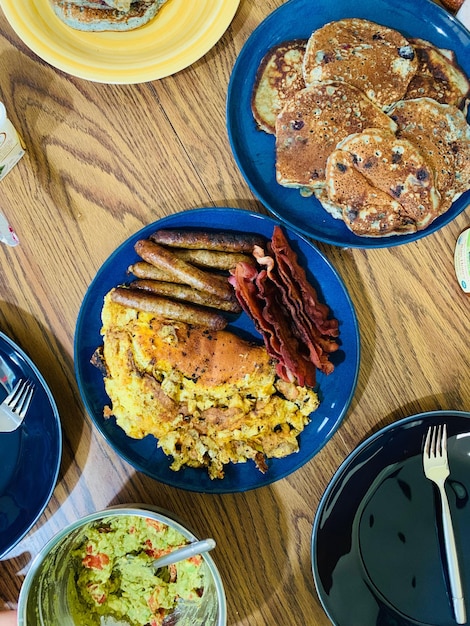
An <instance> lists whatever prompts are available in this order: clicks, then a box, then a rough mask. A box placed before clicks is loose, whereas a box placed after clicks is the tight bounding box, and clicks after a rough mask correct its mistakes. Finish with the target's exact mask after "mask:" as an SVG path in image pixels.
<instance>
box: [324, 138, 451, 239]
mask: <svg viewBox="0 0 470 626" xmlns="http://www.w3.org/2000/svg"><path fill="white" fill-rule="evenodd" d="M327 180H328V197H329V199H330V201H331V202H332V203H334V204H336V205H338V206H339V207H340V208H341V210H342V211H343V219H344V221H345V223H346V224H348V226H349V227H350V229H351V230H352V231H353V232H357V233H358V234H360V235H369V236H372V235H382V234H391V233H392V232H393V233H404V232H414V231H416V230H417V229H420V228H424V227H425V226H427V225H428V224H429V223H430V222H431V221H432V220H434V219H435V218H436V217H437V215H438V214H439V204H440V198H439V194H438V192H437V189H436V187H435V181H434V172H433V171H432V169H431V168H430V166H429V164H428V162H427V160H426V158H425V157H424V156H423V154H422V153H421V152H420V151H419V149H418V148H417V147H416V146H415V144H413V143H411V142H410V141H408V140H407V139H399V138H397V137H396V135H395V134H394V133H393V132H391V131H385V130H383V129H368V130H365V131H363V132H362V133H357V134H355V135H350V136H349V137H347V138H346V139H345V140H344V141H342V142H340V143H339V144H338V147H337V149H336V150H335V151H334V152H333V153H332V154H331V156H330V158H329V159H328V165H327Z"/></svg>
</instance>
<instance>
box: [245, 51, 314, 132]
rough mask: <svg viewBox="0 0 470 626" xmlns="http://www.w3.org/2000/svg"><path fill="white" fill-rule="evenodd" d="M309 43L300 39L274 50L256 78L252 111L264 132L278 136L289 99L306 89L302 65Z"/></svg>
mask: <svg viewBox="0 0 470 626" xmlns="http://www.w3.org/2000/svg"><path fill="white" fill-rule="evenodd" d="M306 45H307V41H306V40H305V39H296V40H294V41H286V42H283V43H282V44H280V45H279V46H274V47H273V48H271V50H269V51H268V52H267V53H266V54H265V56H264V57H263V59H262V61H261V63H260V65H259V68H258V72H257V74H256V80H255V86H254V88H253V94H252V99H251V110H252V112H253V116H254V118H255V120H256V121H257V123H258V126H259V128H260V129H261V130H264V131H266V132H267V133H271V134H274V133H275V132H276V117H277V116H278V114H279V113H280V112H281V110H282V109H283V107H284V104H285V102H286V100H287V98H288V97H289V96H290V95H292V94H294V93H296V92H297V91H300V89H303V88H304V87H305V81H304V77H303V73H302V64H303V58H304V54H305V47H306Z"/></svg>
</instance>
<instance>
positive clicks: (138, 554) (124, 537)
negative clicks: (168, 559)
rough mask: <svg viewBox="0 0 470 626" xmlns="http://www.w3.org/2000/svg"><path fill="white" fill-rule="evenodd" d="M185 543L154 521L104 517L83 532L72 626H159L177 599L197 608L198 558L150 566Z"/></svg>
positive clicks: (199, 586) (75, 556)
mask: <svg viewBox="0 0 470 626" xmlns="http://www.w3.org/2000/svg"><path fill="white" fill-rule="evenodd" d="M187 543H188V540H187V539H186V538H185V537H184V536H183V535H182V534H180V533H179V532H178V531H176V530H175V529H173V528H171V527H169V526H167V525H166V524H163V523H161V522H158V521H156V520H153V519H150V518H147V517H144V516H138V515H126V516H115V517H109V518H107V519H106V520H105V521H101V522H99V523H96V522H95V523H93V524H91V525H90V526H89V528H87V529H86V532H85V535H84V538H83V541H82V543H81V545H80V547H79V548H78V549H77V550H76V551H74V553H73V559H74V560H75V561H76V569H75V571H76V574H75V590H76V592H75V593H74V596H75V597H74V599H73V601H72V599H71V598H69V601H70V604H71V605H72V611H73V617H74V621H75V624H77V625H80V626H82V625H83V626H94V625H95V624H96V625H97V626H99V624H100V623H101V621H100V620H101V616H106V617H111V618H115V619H116V620H120V619H122V620H123V621H125V622H127V623H128V624H130V625H131V626H160V625H161V624H163V620H164V619H165V617H166V616H167V615H169V614H170V613H172V612H173V611H174V609H175V608H176V606H177V602H178V600H179V599H182V600H186V601H190V602H196V603H197V602H198V601H199V600H200V598H201V597H202V594H203V591H204V575H203V570H202V567H201V565H202V563H203V559H202V557H201V556H200V555H197V556H195V557H191V558H190V559H187V560H185V561H181V562H179V563H176V564H175V565H170V566H169V567H164V568H161V569H159V570H158V571H155V569H154V568H153V567H152V561H154V560H155V559H157V558H158V557H160V556H163V555H164V554H167V553H168V552H171V551H172V550H176V548H179V547H181V546H183V545H185V544H187Z"/></svg>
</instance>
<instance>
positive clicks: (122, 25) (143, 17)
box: [51, 0, 166, 32]
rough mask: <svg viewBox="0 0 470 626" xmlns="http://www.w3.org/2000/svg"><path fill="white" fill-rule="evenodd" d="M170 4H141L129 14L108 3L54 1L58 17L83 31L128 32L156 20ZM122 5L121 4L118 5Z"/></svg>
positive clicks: (154, 0)
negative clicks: (160, 11) (159, 12)
mask: <svg viewBox="0 0 470 626" xmlns="http://www.w3.org/2000/svg"><path fill="white" fill-rule="evenodd" d="M165 2H166V0H137V1H135V2H132V3H131V5H130V9H129V10H128V11H121V10H119V9H117V8H114V6H109V4H108V3H106V2H104V1H97V2H91V1H89V0H88V1H85V2H83V1H80V0H77V2H70V1H68V0H51V6H52V9H53V11H54V13H55V14H56V15H57V17H58V18H59V19H61V20H62V21H63V22H64V23H65V24H67V26H70V27H71V28H74V29H75V30H82V31H90V32H95V31H107V30H114V31H127V30H133V29H135V28H139V27H140V26H143V25H144V24H147V23H148V22H149V21H150V20H152V19H153V18H154V17H155V16H156V14H157V13H158V11H159V10H160V8H161V7H162V5H163V4H164V3H165ZM116 4H118V3H116Z"/></svg>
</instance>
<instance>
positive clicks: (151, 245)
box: [135, 239, 233, 300]
mask: <svg viewBox="0 0 470 626" xmlns="http://www.w3.org/2000/svg"><path fill="white" fill-rule="evenodd" d="M135 251H136V252H137V254H138V255H139V256H140V257H141V258H142V259H144V261H147V262H148V263H151V264H152V265H155V266H156V267H158V268H160V269H163V270H165V271H167V272H168V274H169V275H170V276H172V277H175V278H177V280H174V281H172V282H180V281H181V282H184V283H186V284H187V285H190V286H191V287H194V289H199V291H208V292H209V293H212V294H213V295H215V296H218V297H219V298H221V299H222V300H231V299H232V298H233V288H232V286H231V285H230V283H229V282H228V280H226V279H225V278H221V277H220V276H215V275H213V274H210V273H209V272H205V271H204V270H201V269H200V268H198V267H195V266H194V265H191V264H190V263H186V261H183V260H182V259H178V257H176V256H175V255H174V254H172V252H171V251H170V250H167V249H166V248H163V247H162V246H160V245H158V244H157V243H155V242H153V241H150V240H149V239H140V240H139V241H137V243H136V244H135Z"/></svg>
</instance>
